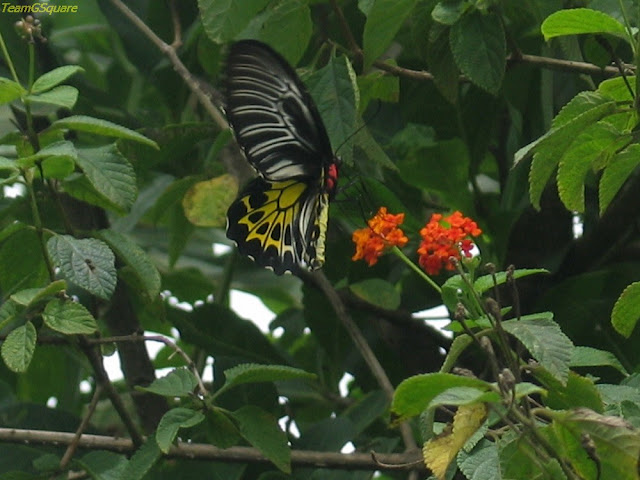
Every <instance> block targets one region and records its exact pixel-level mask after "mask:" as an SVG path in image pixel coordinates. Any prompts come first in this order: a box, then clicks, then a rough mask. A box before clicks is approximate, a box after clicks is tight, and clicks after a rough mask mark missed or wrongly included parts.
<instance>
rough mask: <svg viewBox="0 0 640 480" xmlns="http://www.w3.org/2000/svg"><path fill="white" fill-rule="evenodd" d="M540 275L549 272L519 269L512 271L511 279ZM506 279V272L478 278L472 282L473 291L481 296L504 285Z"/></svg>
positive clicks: (542, 269)
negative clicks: (496, 286)
mask: <svg viewBox="0 0 640 480" xmlns="http://www.w3.org/2000/svg"><path fill="white" fill-rule="evenodd" d="M540 273H549V270H546V269H544V268H520V269H518V270H514V271H513V278H514V279H515V280H517V279H518V278H523V277H528V276H529V275H537V274H540ZM507 278H508V277H507V272H497V273H496V274H495V275H483V276H482V277H478V278H477V279H476V281H475V282H473V289H474V290H475V291H476V292H477V293H478V294H483V293H485V292H487V291H489V290H491V289H492V288H493V287H494V285H502V284H504V283H506V282H507Z"/></svg>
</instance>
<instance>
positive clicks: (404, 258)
mask: <svg viewBox="0 0 640 480" xmlns="http://www.w3.org/2000/svg"><path fill="white" fill-rule="evenodd" d="M391 251H392V252H393V253H394V254H395V255H396V256H397V257H398V258H400V260H402V261H403V262H404V263H406V264H407V265H408V266H409V267H411V269H412V270H413V271H414V272H416V273H417V274H418V275H420V276H421V277H422V278H423V279H424V280H425V281H426V282H427V283H428V284H429V285H431V286H432V287H433V288H434V289H435V291H436V292H438V293H442V289H441V288H440V286H439V285H438V284H437V283H436V282H434V281H433V279H432V278H431V277H430V276H429V275H427V274H426V273H424V272H423V271H422V270H420V269H419V268H418V267H417V266H416V264H415V263H413V262H412V261H411V260H409V257H407V256H406V255H405V254H404V253H402V250H400V249H399V248H398V247H395V246H394V247H393V248H392V249H391Z"/></svg>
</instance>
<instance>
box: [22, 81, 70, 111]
mask: <svg viewBox="0 0 640 480" xmlns="http://www.w3.org/2000/svg"><path fill="white" fill-rule="evenodd" d="M26 99H27V100H28V101H30V102H34V103H46V104H48V105H55V106H56V107H64V108H67V109H69V110H71V109H73V107H74V105H75V104H76V101H77V100H78V89H77V88H75V87H71V86H69V85H60V86H59V87H54V88H53V89H51V90H49V91H47V92H42V93H37V94H31V95H27V96H26Z"/></svg>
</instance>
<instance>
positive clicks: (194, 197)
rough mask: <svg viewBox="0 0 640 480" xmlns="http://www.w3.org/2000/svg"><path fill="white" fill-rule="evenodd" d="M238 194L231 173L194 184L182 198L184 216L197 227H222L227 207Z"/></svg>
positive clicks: (236, 185)
mask: <svg viewBox="0 0 640 480" xmlns="http://www.w3.org/2000/svg"><path fill="white" fill-rule="evenodd" d="M237 194H238V184H237V182H236V180H235V179H234V178H233V177H232V176H231V175H226V174H225V175H221V176H219V177H216V178H212V179H210V180H205V181H202V182H198V183H196V184H194V185H193V186H192V187H191V188H190V189H189V190H187V193H186V194H185V195H184V198H183V199H182V208H183V209H184V214H185V216H186V217H187V218H188V219H189V221H190V222H191V223H193V224H194V225H197V226H199V227H224V226H225V223H226V212H227V208H228V207H229V205H230V204H231V202H233V200H234V199H235V198H236V195H237Z"/></svg>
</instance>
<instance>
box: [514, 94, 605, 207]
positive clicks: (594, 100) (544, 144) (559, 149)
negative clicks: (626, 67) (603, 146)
mask: <svg viewBox="0 0 640 480" xmlns="http://www.w3.org/2000/svg"><path fill="white" fill-rule="evenodd" d="M616 108H617V106H616V102H615V101H614V100H612V99H610V98H607V97H604V96H602V95H600V94H598V93H595V92H581V93H579V94H578V95H576V96H575V97H574V98H573V99H572V100H571V101H570V102H569V103H568V104H567V105H565V107H564V108H563V109H562V110H561V111H560V113H559V114H558V115H557V116H556V117H555V118H554V120H553V124H552V128H551V130H549V131H548V132H547V133H546V134H545V135H543V136H542V137H540V138H539V139H538V140H536V141H535V142H532V143H530V144H529V145H527V146H525V147H523V148H521V149H520V150H518V151H517V152H516V154H515V158H514V161H515V162H516V163H518V162H520V161H522V160H523V159H524V158H527V157H529V156H530V155H531V154H534V155H533V162H532V163H531V171H530V172H529V195H530V198H531V203H532V205H533V206H534V207H535V208H536V209H539V208H540V197H541V196H542V192H543V190H544V188H545V186H546V184H547V181H548V180H549V178H550V177H551V174H552V173H553V171H554V170H555V168H556V166H557V165H558V162H559V161H560V159H561V158H562V155H563V154H564V152H565V151H566V150H567V148H569V146H570V145H571V143H572V142H573V141H574V140H575V138H576V137H577V136H578V135H579V134H580V133H581V132H582V131H584V129H585V128H587V127H588V126H589V125H591V124H593V123H595V122H597V121H598V120H600V119H601V118H602V117H604V116H606V115H610V114H612V113H614V112H615V109H616Z"/></svg>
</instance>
